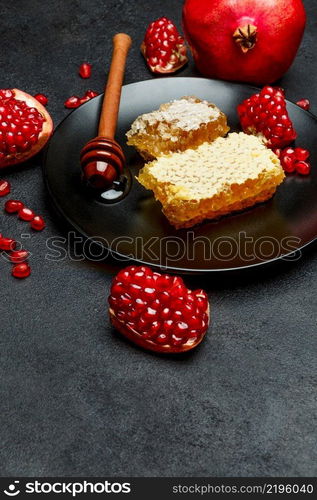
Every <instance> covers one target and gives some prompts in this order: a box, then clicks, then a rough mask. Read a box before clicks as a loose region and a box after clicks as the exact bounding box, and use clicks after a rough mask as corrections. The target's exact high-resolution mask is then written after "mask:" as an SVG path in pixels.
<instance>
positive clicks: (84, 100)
mask: <svg viewBox="0 0 317 500" xmlns="http://www.w3.org/2000/svg"><path fill="white" fill-rule="evenodd" d="M79 101H80V105H82V104H84V103H85V102H87V101H90V97H88V96H87V95H86V96H84V97H81V98H80V99H79Z"/></svg>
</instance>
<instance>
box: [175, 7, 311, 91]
mask: <svg viewBox="0 0 317 500" xmlns="http://www.w3.org/2000/svg"><path fill="white" fill-rule="evenodd" d="M305 22H306V14H305V10H304V6H303V3H302V0H185V4H184V8H183V27H184V33H185V36H186V38H187V41H188V43H189V45H190V47H191V50H192V53H193V57H194V60H195V63H196V66H197V68H198V70H199V71H200V72H201V73H202V74H203V75H205V76H208V77H216V78H222V79H224V80H238V81H244V82H251V83H256V84H266V83H271V82H274V81H275V80H277V79H278V78H280V77H281V76H282V75H283V74H284V73H285V72H286V71H287V70H288V68H289V66H290V65H291V63H292V62H293V59H294V57H295V55H296V52H297V49H298V47H299V44H300V41H301V39H302V35H303V32H304V28H305Z"/></svg>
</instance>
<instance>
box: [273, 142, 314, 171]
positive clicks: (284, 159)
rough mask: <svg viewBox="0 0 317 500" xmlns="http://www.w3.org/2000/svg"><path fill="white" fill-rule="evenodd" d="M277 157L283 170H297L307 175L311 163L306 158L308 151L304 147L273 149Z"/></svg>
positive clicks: (308, 154)
mask: <svg viewBox="0 0 317 500" xmlns="http://www.w3.org/2000/svg"><path fill="white" fill-rule="evenodd" d="M273 151H274V153H275V154H276V155H277V156H278V157H279V159H280V162H281V165H282V167H283V169H284V171H285V172H287V173H293V172H297V173H298V174H301V175H308V174H309V173H310V170H311V165H310V163H309V161H307V160H308V158H309V156H310V153H309V151H308V149H304V148H285V149H282V150H276V149H274V150H273Z"/></svg>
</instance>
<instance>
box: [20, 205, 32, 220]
mask: <svg viewBox="0 0 317 500" xmlns="http://www.w3.org/2000/svg"><path fill="white" fill-rule="evenodd" d="M18 216H19V218H20V219H22V220H25V221H31V220H33V219H34V217H35V214H34V212H33V210H31V209H30V208H27V207H23V208H21V209H20V210H19V212H18Z"/></svg>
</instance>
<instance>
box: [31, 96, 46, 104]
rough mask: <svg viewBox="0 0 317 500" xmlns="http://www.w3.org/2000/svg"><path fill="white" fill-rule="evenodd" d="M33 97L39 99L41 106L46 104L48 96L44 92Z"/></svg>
mask: <svg viewBox="0 0 317 500" xmlns="http://www.w3.org/2000/svg"><path fill="white" fill-rule="evenodd" d="M34 98H35V99H36V100H37V101H39V102H40V103H41V104H43V106H47V103H48V98H47V97H46V95H44V94H35V96H34Z"/></svg>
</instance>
